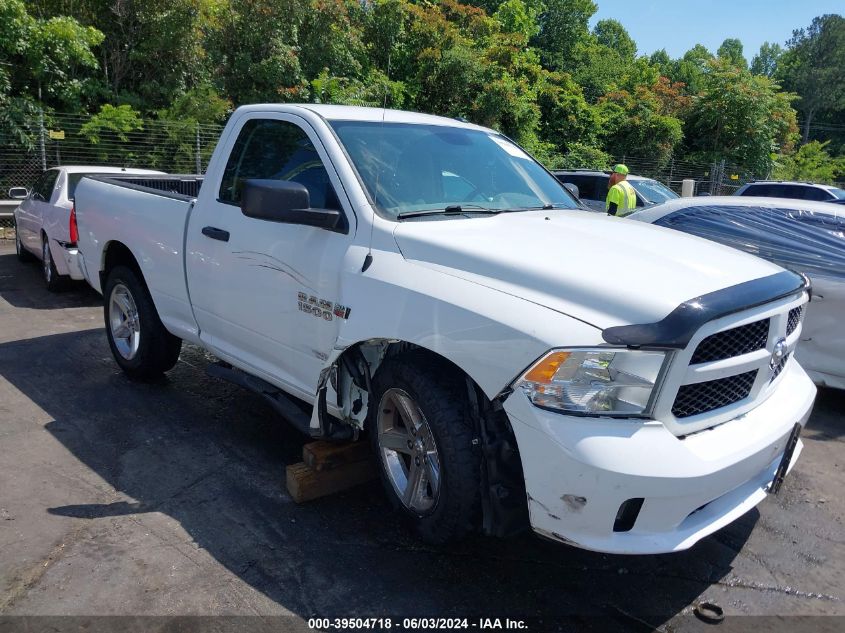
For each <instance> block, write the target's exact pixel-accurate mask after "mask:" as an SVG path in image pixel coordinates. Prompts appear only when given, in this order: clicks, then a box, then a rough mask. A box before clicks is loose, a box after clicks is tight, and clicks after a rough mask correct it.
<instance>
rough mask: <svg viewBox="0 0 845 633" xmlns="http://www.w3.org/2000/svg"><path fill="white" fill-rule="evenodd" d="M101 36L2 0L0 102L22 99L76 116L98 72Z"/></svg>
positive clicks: (16, 2) (15, 1) (22, 108)
mask: <svg viewBox="0 0 845 633" xmlns="http://www.w3.org/2000/svg"><path fill="white" fill-rule="evenodd" d="M102 41H103V34H102V33H101V32H100V31H98V30H97V29H95V28H93V27H86V26H82V25H81V24H79V22H77V21H76V20H75V19H73V18H70V17H53V18H49V19H37V18H35V17H33V16H32V15H30V14H29V13H28V12H27V8H26V4H25V3H23V2H21V1H20V0H0V104H2V103H3V101H4V100H8V99H10V97H14V99H17V100H18V101H17V104H18V105H17V106H15V102H14V101H8V106H7V107H13V108H15V109H16V110H17V111H18V112H21V111H25V110H26V109H27V106H25V105H24V104H23V103H22V102H20V101H19V100H20V99H23V100H28V101H30V102H33V101H40V102H42V103H44V104H47V105H49V106H53V107H58V108H62V109H64V110H66V111H71V112H76V111H79V110H80V109H82V108H83V107H84V104H83V103H82V99H83V97H84V96H85V94H86V91H87V89H88V87H89V84H90V83H91V81H92V77H93V71H95V70H96V69H97V59H96V57H95V55H94V52H93V49H94V47H96V46H98V45H99V44H101V43H102Z"/></svg>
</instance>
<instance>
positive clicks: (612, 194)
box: [604, 180, 637, 218]
mask: <svg viewBox="0 0 845 633" xmlns="http://www.w3.org/2000/svg"><path fill="white" fill-rule="evenodd" d="M614 202H615V203H616V217H620V218H621V217H624V216H626V215H630V214H631V213H633V212H634V209H636V208H637V192H636V191H634V188H633V187H632V186H631V183H629V182H628V181H627V180H620V181H619V182H617V183H616V184H615V185H613V186H612V187H611V188H610V191H608V192H607V201H606V202H605V204H604V208H605V210H607V211H609V210H610V205H611V203H614Z"/></svg>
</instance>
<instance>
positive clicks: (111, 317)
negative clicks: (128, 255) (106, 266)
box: [103, 266, 182, 380]
mask: <svg viewBox="0 0 845 633" xmlns="http://www.w3.org/2000/svg"><path fill="white" fill-rule="evenodd" d="M103 297H104V299H105V303H104V306H103V316H104V319H105V322H106V335H107V336H108V340H109V347H110V348H111V352H112V356H114V359H115V361H117V364H118V365H120V368H121V369H122V370H123V371H124V372H125V373H126V374H127V375H128V376H129V377H130V378H135V379H137V380H151V379H153V378H157V377H159V376H161V375H162V374H163V373H164V372H166V371H167V370H168V369H171V368H172V367H173V366H174V365H175V364H176V361H178V360H179V352H180V350H181V349H182V339H180V338H178V337H176V336H173V335H172V334H171V333H170V332H168V331H167V330H166V329H165V327H164V325H162V323H161V319H159V316H158V312H156V309H155V305H154V304H153V300H152V297H150V293H149V291H148V290H147V288H146V286H145V285H144V284H143V282H141V280H140V278H139V276H138V275H137V274H136V273H135V271H133V270H132V269H130V268H127V267H125V266H116V267H115V268H113V269H112V270H111V272H109V275H108V278H107V279H106V283H105V286H104V287H103Z"/></svg>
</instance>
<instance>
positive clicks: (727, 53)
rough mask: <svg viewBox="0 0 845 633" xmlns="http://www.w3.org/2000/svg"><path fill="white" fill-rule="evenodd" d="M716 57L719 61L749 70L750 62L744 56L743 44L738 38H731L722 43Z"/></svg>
mask: <svg viewBox="0 0 845 633" xmlns="http://www.w3.org/2000/svg"><path fill="white" fill-rule="evenodd" d="M716 56H717V57H718V58H719V59H724V60H726V61H727V62H728V63H730V64H731V65H733V66H738V67H739V68H748V62H747V61H746V59H745V56H744V55H743V54H742V42H740V41H739V40H738V39H736V38H733V37H729V38H727V39H726V40H725V41H724V42H722V45H721V46H720V47H719V49H718V50H717V51H716Z"/></svg>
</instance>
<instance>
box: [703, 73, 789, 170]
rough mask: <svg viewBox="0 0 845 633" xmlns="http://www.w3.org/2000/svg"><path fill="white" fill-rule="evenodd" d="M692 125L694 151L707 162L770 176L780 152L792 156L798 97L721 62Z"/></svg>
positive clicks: (706, 84)
mask: <svg viewBox="0 0 845 633" xmlns="http://www.w3.org/2000/svg"><path fill="white" fill-rule="evenodd" d="M710 66H711V68H710V72H709V73H708V74H707V75H706V76H705V78H704V88H703V90H702V93H701V94H700V95H699V96H698V97H697V98H696V99H695V102H694V104H693V106H692V110H691V112H690V116H689V119H688V121H687V136H688V138H689V139H690V142H689V149H690V150H692V151H693V152H695V153H696V154H697V155H698V157H699V158H701V159H703V160H707V161H714V160H718V159H727V160H729V161H731V162H733V163H737V164H740V165H744V166H747V167H748V168H749V169H750V170H752V171H754V172H756V173H761V174H766V173H768V172H769V171H770V169H771V167H772V164H773V156H774V155H775V154H777V152H778V149H779V148H780V149H781V151H785V152H789V151H790V149H791V147H792V145H793V143H794V140H795V136H796V134H797V124H796V117H795V111H794V110H793V109H792V107H791V105H790V102H791V101H792V99H793V98H794V95H789V94H786V93H782V92H780V91H779V86H778V84H776V83H775V82H774V81H772V80H771V79H769V78H768V77H764V76H762V75H752V74H751V72H750V71H749V70H745V69H742V68H739V67H737V66H733V65H731V64H730V63H729V62H728V61H727V60H715V61H713V62H711V64H710Z"/></svg>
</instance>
